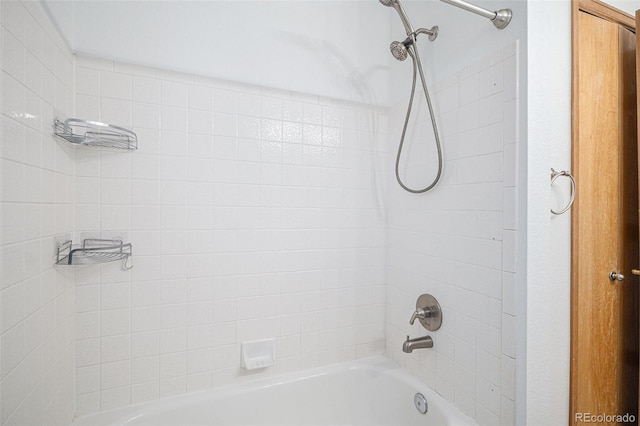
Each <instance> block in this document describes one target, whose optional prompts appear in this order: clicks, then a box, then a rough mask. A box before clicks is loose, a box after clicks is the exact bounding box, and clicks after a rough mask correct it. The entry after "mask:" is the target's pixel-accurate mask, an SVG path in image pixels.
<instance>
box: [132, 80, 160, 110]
mask: <svg viewBox="0 0 640 426" xmlns="http://www.w3.org/2000/svg"><path fill="white" fill-rule="evenodd" d="M131 92H132V100H133V101H135V102H146V103H151V104H156V105H157V104H160V99H161V98H160V96H161V86H160V80H157V79H154V78H148V77H137V76H133V77H132V78H131Z"/></svg>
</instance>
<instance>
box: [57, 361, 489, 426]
mask: <svg viewBox="0 0 640 426" xmlns="http://www.w3.org/2000/svg"><path fill="white" fill-rule="evenodd" d="M358 369H361V370H372V371H376V372H379V373H383V374H391V375H394V376H397V377H398V379H399V380H402V381H404V382H407V383H408V384H409V385H410V386H412V387H414V388H415V389H416V392H420V393H422V394H424V396H425V397H426V399H427V401H428V402H429V404H430V406H431V404H432V403H433V404H434V405H436V406H438V407H440V409H441V410H442V411H443V412H444V414H445V416H446V417H447V418H448V419H450V421H451V422H452V423H451V424H452V425H468V426H477V423H476V421H475V420H474V419H473V418H471V417H470V416H468V415H466V414H465V413H463V412H462V411H461V410H460V409H458V408H457V407H456V406H455V405H454V403H453V402H452V401H448V400H446V399H445V398H444V397H443V396H442V395H440V394H439V393H438V392H437V391H436V390H434V389H433V388H431V387H430V386H429V385H427V384H426V383H424V382H422V381H420V380H419V379H418V378H416V377H414V376H413V375H411V373H410V372H409V371H408V370H407V369H406V368H404V367H402V366H400V365H398V364H397V363H396V362H395V361H393V360H391V359H389V358H387V357H385V356H382V355H374V356H370V357H364V358H359V359H355V360H350V361H344V362H339V363H334V364H329V365H325V366H320V367H313V368H308V369H303V370H298V371H293V372H287V373H282V374H275V375H273V376H268V377H250V376H245V377H247V378H246V379H244V378H243V379H241V381H239V382H235V383H229V384H225V385H221V386H219V387H215V388H210V389H203V390H198V391H192V392H186V393H181V394H179V395H173V396H168V397H163V398H158V399H154V400H150V401H143V402H139V403H135V404H131V405H127V406H124V407H118V408H114V409H111V410H105V411H99V412H95V413H90V414H86V415H83V416H78V417H74V419H73V421H72V422H71V424H70V425H69V426H121V425H126V424H127V423H128V422H130V421H131V420H133V419H136V418H138V417H140V416H142V415H144V414H145V413H147V412H149V409H153V408H154V407H155V408H157V407H158V406H159V404H161V407H162V408H167V407H170V406H175V407H176V408H178V407H179V406H180V405H183V404H185V403H187V402H190V403H197V402H199V401H205V400H206V399H209V398H215V397H220V396H223V395H231V396H233V395H238V394H242V393H243V392H247V391H253V390H260V389H267V388H270V387H274V386H279V385H286V384H288V383H294V382H297V381H301V380H305V379H309V378H312V377H315V376H321V375H325V374H330V373H335V372H341V371H348V370H358Z"/></svg>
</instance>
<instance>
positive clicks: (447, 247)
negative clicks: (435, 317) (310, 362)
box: [386, 43, 519, 425]
mask: <svg viewBox="0 0 640 426" xmlns="http://www.w3.org/2000/svg"><path fill="white" fill-rule="evenodd" d="M517 61H518V56H517V48H516V44H515V43H514V44H513V46H510V47H507V48H505V49H500V50H498V51H496V52H493V53H492V54H490V55H487V56H486V57H485V58H483V59H482V60H481V61H479V62H475V63H472V64H469V65H468V66H467V67H465V69H464V70H461V71H459V72H457V73H455V74H454V75H451V76H448V77H447V78H446V79H445V80H444V81H442V82H440V83H439V84H436V85H433V88H434V90H433V92H432V93H433V94H434V99H433V102H434V106H435V108H436V117H437V118H438V122H439V126H438V127H439V129H438V130H439V133H440V135H441V137H442V142H443V153H444V158H445V163H444V170H443V176H442V180H441V182H440V183H439V185H438V187H436V188H435V189H433V190H432V191H430V192H428V193H425V194H420V195H416V194H409V193H407V192H405V191H403V190H402V189H401V188H400V187H399V185H398V184H397V183H396V182H395V179H394V176H393V175H392V174H389V175H388V178H389V182H388V185H390V188H389V224H388V227H387V240H388V241H387V250H388V256H387V335H386V337H387V353H388V354H389V355H390V356H391V357H392V358H393V359H394V360H395V361H397V362H398V363H400V364H401V365H404V366H406V367H407V368H408V369H410V370H411V371H413V372H414V373H415V374H416V375H417V376H418V377H420V378H421V379H423V380H424V381H426V382H427V383H428V384H429V385H431V386H432V387H434V388H435V389H436V390H437V391H438V392H439V393H441V394H442V395H443V396H444V397H445V398H447V399H448V400H450V401H451V402H453V403H454V404H455V405H456V406H457V407H458V408H460V409H461V410H462V411H463V412H465V413H467V414H468V415H469V416H471V417H473V418H475V419H476V420H477V421H478V423H479V424H481V425H485V424H513V422H514V412H515V411H514V401H515V381H514V378H515V362H516V355H517V354H516V344H515V338H516V333H515V325H516V319H517V315H519V313H517V312H516V310H515V285H516V278H517V274H516V272H517V271H516V262H515V259H516V247H515V243H516V241H517V238H518V229H519V226H518V223H517V218H516V194H517V192H518V181H517V177H516V160H517V152H518V134H517V132H516V129H517V126H516V123H517V119H518V116H517V108H516V105H517V100H518V91H517V87H518V86H517V81H518V80H517V67H516V64H517ZM418 105H419V107H417V108H416V111H418V112H422V114H420V115H416V116H415V120H412V123H411V125H410V131H409V132H408V137H407V140H406V145H405V148H404V151H403V160H402V161H401V168H400V174H401V176H402V177H403V180H404V182H405V184H408V185H409V186H410V187H413V188H417V187H420V185H421V184H422V186H425V183H428V182H430V179H431V178H432V177H433V175H434V173H435V170H434V167H435V166H434V165H433V163H434V161H435V160H433V161H428V160H427V161H425V160H424V158H427V159H429V157H431V158H433V157H434V156H435V153H434V149H433V148H432V146H433V136H432V134H431V126H430V124H429V118H428V114H427V111H426V107H425V106H424V101H422V102H420V103H419V104H418ZM405 109H406V101H404V102H399V103H398V104H397V105H395V106H394V107H392V109H391V113H390V121H391V123H390V129H391V132H390V134H391V143H392V144H395V143H397V141H398V139H399V138H400V131H401V128H402V122H403V119H404V114H405ZM390 151H391V152H390V156H389V158H388V160H387V162H389V163H391V164H392V163H393V161H394V160H395V152H394V151H393V150H390ZM425 170H426V171H428V172H427V173H424V171H425ZM415 171H419V172H415ZM422 293H430V294H432V295H434V296H435V297H436V298H437V299H438V300H439V301H440V303H441V306H442V308H443V318H444V319H443V325H442V328H441V329H440V330H438V331H435V332H428V331H426V330H424V329H423V328H422V327H420V326H419V325H414V326H409V325H408V319H409V317H410V316H411V313H412V312H413V310H414V309H415V301H416V299H417V297H418V296H419V295H420V294H422ZM407 334H408V335H411V337H417V336H421V335H425V334H429V335H432V336H433V339H434V348H433V350H429V351H424V350H419V351H415V352H414V353H412V354H405V353H403V352H402V351H401V346H402V341H403V340H404V336H405V335H407Z"/></svg>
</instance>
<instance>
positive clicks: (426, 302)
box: [409, 294, 442, 331]
mask: <svg viewBox="0 0 640 426" xmlns="http://www.w3.org/2000/svg"><path fill="white" fill-rule="evenodd" d="M416 319H419V320H420V324H422V326H423V327H424V328H426V329H427V330H429V331H436V330H437V329H439V328H440V325H441V324H442V310H441V309H440V304H439V303H438V301H437V300H436V298H435V297H433V296H431V295H430V294H423V295H421V296H420V297H418V300H417V301H416V310H415V311H414V312H413V314H412V315H411V319H410V320H409V324H411V325H413V323H414V322H415V321H416Z"/></svg>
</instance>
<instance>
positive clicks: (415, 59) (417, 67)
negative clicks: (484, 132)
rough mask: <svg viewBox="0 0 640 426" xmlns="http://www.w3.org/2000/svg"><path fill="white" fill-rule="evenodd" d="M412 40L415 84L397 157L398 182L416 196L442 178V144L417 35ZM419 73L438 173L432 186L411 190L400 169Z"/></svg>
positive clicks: (408, 49) (412, 85)
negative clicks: (431, 127)
mask: <svg viewBox="0 0 640 426" xmlns="http://www.w3.org/2000/svg"><path fill="white" fill-rule="evenodd" d="M411 38H412V40H413V43H412V44H411V46H408V48H407V51H408V53H409V56H411V60H412V61H413V82H412V83H411V96H410V97H409V105H408V107H407V116H406V117H405V119H404V126H403V128H402V136H401V137H400V144H399V145H398V154H397V156H396V180H397V181H398V184H400V186H401V187H402V189H404V190H405V191H408V192H412V193H414V194H420V193H423V192H427V191H429V190H430V189H432V188H433V187H434V186H436V184H437V183H438V181H439V180H440V177H441V176H442V147H441V144H440V136H439V135H438V128H437V126H436V118H435V116H434V114H433V107H432V106H431V98H430V97H429V90H428V89H427V83H426V81H425V78H424V72H423V71H422V64H421V63H420V54H419V53H418V48H417V45H416V36H415V33H414V34H412V35H411ZM418 72H419V73H420V82H421V83H422V89H423V91H424V96H425V98H426V100H427V106H428V107H429V116H430V117H431V125H432V126H433V135H434V136H435V140H436V149H437V151H438V173H437V174H436V177H435V178H434V179H433V181H432V182H431V184H429V185H428V186H426V187H424V188H420V189H413V188H409V187H408V186H407V185H405V184H404V182H402V178H400V172H399V167H400V156H401V155H402V147H403V146H404V138H405V135H406V133H407V126H408V124H409V116H410V115H411V108H412V107H413V99H414V95H415V92H416V76H417V74H418Z"/></svg>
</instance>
